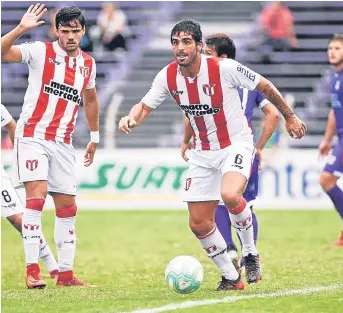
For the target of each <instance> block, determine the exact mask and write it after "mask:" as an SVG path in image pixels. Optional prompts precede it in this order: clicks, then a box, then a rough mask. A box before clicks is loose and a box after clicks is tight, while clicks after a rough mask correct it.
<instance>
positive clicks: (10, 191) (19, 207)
mask: <svg viewBox="0 0 343 313" xmlns="http://www.w3.org/2000/svg"><path fill="white" fill-rule="evenodd" d="M1 170H2V172H1V216H2V217H9V216H12V215H16V214H20V213H23V212H24V205H23V203H22V201H21V200H20V197H19V195H18V193H17V191H16V190H15V189H14V186H13V184H12V182H11V179H10V178H9V176H8V175H7V174H6V173H5V172H4V169H3V168H2V169H1Z"/></svg>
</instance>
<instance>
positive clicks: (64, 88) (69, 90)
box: [44, 80, 81, 104]
mask: <svg viewBox="0 0 343 313" xmlns="http://www.w3.org/2000/svg"><path fill="white" fill-rule="evenodd" d="M44 92H45V93H48V94H51V95H55V96H58V97H59V98H62V99H64V100H68V101H72V102H74V103H77V104H80V103H81V97H80V95H79V91H78V90H77V89H75V88H73V87H71V86H70V85H67V84H64V83H57V82H55V81H53V80H51V81H50V85H44Z"/></svg>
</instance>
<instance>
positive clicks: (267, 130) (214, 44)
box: [181, 34, 279, 268]
mask: <svg viewBox="0 0 343 313" xmlns="http://www.w3.org/2000/svg"><path fill="white" fill-rule="evenodd" d="M204 53H205V54H206V55H212V56H215V57H220V58H230V59H235V56H236V47H235V44H234V42H233V41H232V40H231V39H230V38H229V37H228V36H227V35H225V34H214V35H211V36H209V37H207V38H206V41H205V47H204ZM238 94H239V97H240V99H241V102H242V108H243V109H244V110H245V116H246V118H247V120H248V124H249V126H250V127H252V117H253V110H254V108H255V107H256V106H258V107H260V109H261V110H262V111H263V113H264V114H265V116H266V123H264V126H263V128H262V132H261V135H260V137H259V138H258V139H257V140H256V138H254V139H255V140H254V141H255V148H256V155H255V158H254V162H253V165H252V169H251V176H250V179H249V182H248V185H247V187H246V190H245V192H244V195H243V197H244V199H246V201H247V202H248V204H249V206H250V208H251V210H253V202H254V200H255V199H256V197H257V193H258V170H259V168H261V164H262V150H263V148H264V146H265V144H266V143H267V141H268V140H269V138H270V137H271V136H272V134H273V132H274V130H275V128H276V126H277V124H278V120H279V112H278V110H277V109H276V108H275V107H274V105H272V104H271V103H270V102H269V101H268V100H267V99H265V98H264V96H263V94H262V93H261V92H260V91H258V90H248V89H244V88H238ZM187 127H188V121H187V120H186V121H185V128H187ZM187 132H188V133H189V134H190V132H189V131H187V130H186V131H185V133H187ZM186 136H187V135H186ZM189 138H190V136H189ZM185 149H186V146H185V145H183V146H182V148H181V150H182V151H181V154H182V156H183V157H184V158H185V157H186V156H185V151H186V150H185ZM215 221H216V224H217V227H218V229H219V231H220V232H221V234H222V236H223V237H224V239H225V241H226V244H227V249H228V252H229V255H230V258H231V260H232V262H233V263H234V264H235V266H236V268H239V264H238V253H237V247H236V245H235V243H234V241H233V239H232V234H231V222H230V217H229V213H228V210H227V208H226V206H225V205H224V203H223V202H222V201H220V202H219V204H218V206H217V209H216V215H215ZM252 225H253V230H254V242H255V245H256V242H257V237H258V221H257V218H256V215H255V213H253V212H252ZM237 231H239V229H237ZM245 262H249V255H248V256H247V257H245V258H242V262H241V265H243V264H244V263H245Z"/></svg>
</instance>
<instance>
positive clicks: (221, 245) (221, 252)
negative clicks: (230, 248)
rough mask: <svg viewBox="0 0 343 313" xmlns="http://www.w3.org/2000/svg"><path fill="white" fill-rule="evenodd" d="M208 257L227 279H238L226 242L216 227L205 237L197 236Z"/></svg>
mask: <svg viewBox="0 0 343 313" xmlns="http://www.w3.org/2000/svg"><path fill="white" fill-rule="evenodd" d="M197 238H198V239H199V241H200V244H201V246H202V247H203V248H204V250H205V251H206V254H207V256H208V257H209V258H210V259H211V260H212V261H213V262H214V263H215V264H216V265H217V267H218V268H219V270H220V271H221V273H222V276H224V277H225V278H226V279H230V280H236V279H238V276H239V274H238V272H237V270H236V269H235V267H234V265H233V263H232V261H231V259H230V257H229V255H228V253H227V250H226V242H225V240H224V238H223V236H222V235H221V233H220V232H219V230H218V229H217V227H216V226H214V228H213V229H212V230H211V231H210V232H208V233H207V234H206V235H204V236H197Z"/></svg>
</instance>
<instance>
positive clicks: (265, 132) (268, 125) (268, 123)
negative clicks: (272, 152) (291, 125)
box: [255, 116, 279, 150]
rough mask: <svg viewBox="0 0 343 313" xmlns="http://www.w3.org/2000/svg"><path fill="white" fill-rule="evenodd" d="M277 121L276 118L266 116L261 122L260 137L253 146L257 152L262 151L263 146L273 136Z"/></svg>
mask: <svg viewBox="0 0 343 313" xmlns="http://www.w3.org/2000/svg"><path fill="white" fill-rule="evenodd" d="M278 120H279V118H278V116H266V118H265V120H264V121H263V126H262V130H261V135H260V137H259V138H258V140H257V142H256V144H255V147H256V149H257V150H263V148H264V146H265V145H266V143H267V142H268V140H269V139H270V137H271V136H272V135H273V132H274V130H275V128H276V126H277V123H278Z"/></svg>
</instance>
